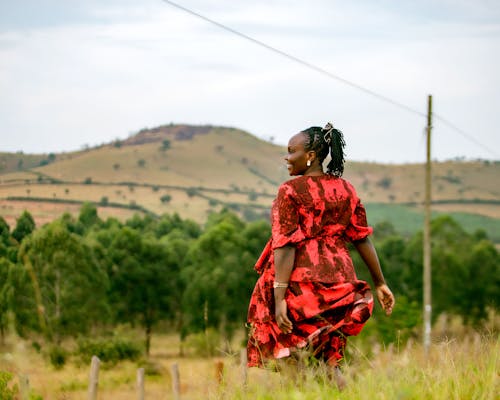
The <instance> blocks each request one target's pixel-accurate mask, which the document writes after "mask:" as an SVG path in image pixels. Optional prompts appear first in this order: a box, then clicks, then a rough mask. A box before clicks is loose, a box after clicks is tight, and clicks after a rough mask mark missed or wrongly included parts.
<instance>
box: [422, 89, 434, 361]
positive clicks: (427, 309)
mask: <svg viewBox="0 0 500 400" xmlns="http://www.w3.org/2000/svg"><path fill="white" fill-rule="evenodd" d="M431 129H432V95H429V97H428V101H427V129H426V130H427V158H426V164H425V203H424V209H425V210H424V214H425V216H424V241H423V245H424V249H423V250H424V276H423V278H424V279H423V283H424V351H425V357H426V358H427V355H428V353H429V347H430V344H431V316H432V301H431V293H432V279H431V189H432V186H431V178H432V174H431Z"/></svg>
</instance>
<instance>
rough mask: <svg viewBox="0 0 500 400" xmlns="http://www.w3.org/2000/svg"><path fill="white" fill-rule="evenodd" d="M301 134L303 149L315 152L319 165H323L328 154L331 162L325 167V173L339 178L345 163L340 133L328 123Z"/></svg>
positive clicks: (342, 139) (342, 140) (343, 144)
mask: <svg viewBox="0 0 500 400" xmlns="http://www.w3.org/2000/svg"><path fill="white" fill-rule="evenodd" d="M302 133H303V134H304V135H305V136H306V141H305V143H304V149H305V150H306V151H314V152H316V157H318V160H319V163H320V164H323V161H324V160H325V158H326V156H327V155H328V153H330V157H331V160H330V162H329V163H328V165H327V171H326V173H327V174H330V175H335V176H338V177H341V176H342V174H343V172H344V162H345V159H344V157H345V153H344V147H345V141H344V135H343V134H342V132H341V131H339V130H338V129H335V128H334V127H333V125H332V124H331V123H330V122H329V123H327V124H326V125H325V127H324V128H320V127H319V126H312V127H310V128H307V129H305V130H303V131H302Z"/></svg>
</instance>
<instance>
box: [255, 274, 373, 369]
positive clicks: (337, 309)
mask: <svg viewBox="0 0 500 400" xmlns="http://www.w3.org/2000/svg"><path fill="white" fill-rule="evenodd" d="M273 282H274V272H273V271H272V269H271V268H268V269H265V270H264V271H263V273H262V275H261V276H260V278H259V279H258V281H257V283H256V285H255V288H254V291H253V294H252V297H251V299H250V306H249V311H248V325H249V327H250V332H249V340H248V346H247V355H248V366H249V367H254V366H257V367H263V366H265V365H266V364H268V362H269V361H273V360H276V359H282V358H286V357H290V356H293V355H294V354H297V353H298V351H299V350H301V349H305V350H307V351H308V352H310V353H311V354H313V355H314V356H315V357H316V358H318V359H320V360H323V361H325V362H326V363H328V364H329V365H331V366H337V365H338V363H339V361H340V360H341V359H342V358H343V356H344V348H345V346H346V342H347V337H348V336H352V335H357V334H358V333H359V332H360V331H361V329H362V328H363V326H364V324H365V323H366V321H367V320H368V318H369V317H370V316H371V314H372V311H373V296H372V294H371V291H370V287H369V286H368V284H367V283H366V282H364V281H360V280H355V281H350V282H341V283H325V282H314V281H312V282H294V281H290V283H289V287H288V289H287V291H286V294H285V299H286V302H287V306H288V317H289V318H290V320H291V321H292V323H293V329H292V332H291V333H289V334H284V333H282V332H281V331H280V329H279V328H278V325H277V324H276V321H275V318H274V289H273Z"/></svg>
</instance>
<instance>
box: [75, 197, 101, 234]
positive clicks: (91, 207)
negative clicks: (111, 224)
mask: <svg viewBox="0 0 500 400" xmlns="http://www.w3.org/2000/svg"><path fill="white" fill-rule="evenodd" d="M78 221H79V222H80V223H81V224H82V225H83V227H84V228H85V229H90V228H91V227H92V226H94V225H98V224H100V223H101V222H102V221H101V220H100V218H99V216H98V215H97V207H96V206H95V204H93V203H89V202H86V203H83V205H82V207H81V208H80V214H79V216H78Z"/></svg>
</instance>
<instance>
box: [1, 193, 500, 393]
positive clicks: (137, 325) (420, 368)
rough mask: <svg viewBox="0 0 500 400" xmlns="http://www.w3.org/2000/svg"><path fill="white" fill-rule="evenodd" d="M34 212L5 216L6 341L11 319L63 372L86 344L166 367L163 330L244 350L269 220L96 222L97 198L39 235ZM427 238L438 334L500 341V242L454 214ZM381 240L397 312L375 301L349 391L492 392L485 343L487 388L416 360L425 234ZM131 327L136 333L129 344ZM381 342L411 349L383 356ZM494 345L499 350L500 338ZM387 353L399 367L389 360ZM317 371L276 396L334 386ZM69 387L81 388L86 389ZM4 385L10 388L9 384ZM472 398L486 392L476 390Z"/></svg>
mask: <svg viewBox="0 0 500 400" xmlns="http://www.w3.org/2000/svg"><path fill="white" fill-rule="evenodd" d="M30 220H31V216H30V214H29V212H25V213H24V214H23V215H22V216H21V217H20V218H19V219H18V221H17V224H16V226H15V227H14V228H13V229H12V230H11V229H10V227H9V226H8V224H7V223H6V222H5V221H4V220H3V219H0V278H1V279H0V299H1V300H2V301H1V302H0V305H1V307H0V328H1V331H2V332H3V335H4V336H5V333H6V332H9V331H11V328H13V329H15V332H16V334H17V335H20V336H21V337H23V338H25V340H31V341H33V343H34V344H36V347H37V348H38V349H39V350H40V355H39V356H44V357H46V360H47V361H46V362H50V363H51V364H52V366H53V367H54V368H55V369H56V370H57V369H60V370H61V371H63V370H65V369H68V368H69V369H71V368H75V367H72V366H71V365H72V364H69V365H68V363H69V362H70V361H72V360H73V361H74V362H75V363H76V364H78V362H77V360H80V361H79V363H82V362H83V363H85V362H87V361H88V359H89V357H90V355H91V353H96V354H97V353H98V355H99V356H100V357H102V359H103V361H105V362H106V363H107V364H108V365H110V366H112V365H117V364H116V363H118V362H124V360H131V361H133V362H142V361H140V360H141V359H143V357H147V356H148V355H149V357H150V358H149V360H150V361H149V363H152V364H151V365H150V368H151V370H152V371H153V370H154V371H156V372H155V374H159V375H162V374H164V373H165V372H162V368H161V367H159V366H158V365H154V361H151V360H154V359H151V357H152V356H154V354H155V344H154V337H155V332H160V331H162V332H165V331H167V332H169V333H170V334H171V335H176V336H177V339H176V340H174V342H176V343H177V346H178V347H177V349H172V350H171V353H170V354H171V355H172V356H181V355H185V356H187V355H191V357H192V356H193V355H195V354H198V355H203V356H221V355H222V354H226V355H230V354H234V346H235V343H237V344H236V348H239V346H240V344H241V343H242V340H241V334H242V328H243V326H244V323H245V315H246V308H247V304H248V298H249V297H250V293H251V290H252V288H253V285H254V283H255V280H256V278H257V275H256V273H255V272H254V271H253V269H252V265H253V263H254V262H255V260H256V259H257V257H258V256H259V253H260V251H261V250H262V248H263V246H264V244H265V242H266V241H267V239H268V237H269V235H270V226H269V224H268V223H267V222H266V221H262V220H257V221H254V222H245V221H244V220H242V219H241V218H240V217H238V216H237V215H236V214H234V213H233V212H230V211H228V210H222V211H220V212H217V213H212V214H211V215H210V216H209V217H208V219H207V222H206V224H205V225H203V226H200V225H198V224H197V223H195V222H194V221H192V220H187V219H182V218H180V217H179V216H178V215H176V214H173V215H168V214H164V215H162V216H161V217H159V218H156V217H153V216H150V215H143V216H141V215H139V214H136V215H135V216H133V217H132V218H129V219H128V220H126V221H125V222H120V221H119V220H117V219H115V218H108V219H106V220H103V219H101V218H100V217H99V215H98V212H97V209H96V206H95V205H93V204H91V203H87V204H84V205H83V206H82V207H81V209H80V213H79V215H78V217H77V218H75V217H73V216H71V215H70V214H65V215H62V216H61V217H60V218H58V219H56V220H54V221H53V222H51V223H49V224H46V225H44V226H42V227H39V228H37V229H34V230H32V231H30V229H31V228H30V227H31V225H30V224H26V221H30ZM26 226H28V228H27V229H26ZM14 232H17V234H16V237H14V236H13V235H14ZM432 237H433V241H434V244H433V260H432V261H433V265H434V266H436V267H435V268H434V269H433V293H434V296H433V316H434V323H435V324H440V325H441V327H442V328H441V331H442V332H443V335H449V334H450V332H453V328H452V321H457V320H458V321H461V326H463V328H462V329H463V330H464V331H465V332H469V333H470V332H474V331H481V332H486V331H487V330H489V332H490V334H492V335H493V336H495V335H496V334H497V333H498V321H496V320H495V319H494V317H493V319H492V317H491V315H495V313H498V309H499V307H500V304H499V299H500V292H499V290H500V285H499V283H500V282H499V277H500V271H499V268H500V256H499V253H498V250H497V249H496V248H495V246H494V245H493V243H492V242H491V240H490V239H489V238H488V236H487V235H486V234H485V232H484V231H480V230H478V231H476V232H473V233H468V232H466V231H465V230H464V229H463V228H462V227H461V226H460V225H459V224H458V223H457V222H456V221H455V220H453V219H452V218H450V217H449V216H439V217H437V218H435V219H434V220H433V221H432ZM18 239H19V240H18ZM373 240H374V242H375V245H376V247H377V249H378V251H379V256H380V260H381V263H382V265H383V268H384V272H385V275H386V279H387V281H388V282H389V284H390V285H391V287H392V288H393V290H394V292H395V294H396V299H397V306H396V308H395V310H394V314H393V316H392V317H391V318H387V317H385V316H384V315H383V314H382V313H381V312H380V308H379V307H377V308H376V310H375V314H374V317H373V318H372V319H371V321H370V322H369V324H368V325H367V327H366V328H365V331H364V332H363V334H362V335H361V338H359V339H358V338H355V339H353V340H352V341H351V343H352V346H351V347H350V348H349V349H350V350H349V353H348V355H347V357H346V367H345V368H346V371H347V373H348V374H350V373H351V372H352V373H353V374H354V373H355V371H356V375H352V376H351V375H348V380H349V381H350V382H351V383H352V386H350V388H349V389H347V391H346V392H345V393H346V398H347V399H349V398H365V397H366V396H365V395H362V394H361V393H360V392H359V387H363V388H369V390H370V391H369V392H368V393H372V394H374V393H379V392H380V391H383V392H385V393H391V396H392V395H394V396H396V397H401V396H403V397H401V398H428V397H429V396H431V397H432V395H431V394H430V393H431V392H432V391H437V392H439V390H441V392H439V393H442V394H443V395H445V397H446V398H460V396H458V395H456V393H462V392H461V391H464V392H463V393H466V394H467V395H469V394H470V395H472V396H473V398H489V397H488V396H489V395H488V393H492V392H491V388H490V386H491V383H490V382H491V376H492V374H493V372H492V371H494V370H495V368H496V366H495V365H496V363H497V360H496V359H495V358H492V356H491V355H490V356H487V351H486V350H484V349H483V348H474V351H478V352H482V353H481V354H483V353H484V354H485V356H484V357H486V358H481V364H477V365H476V366H475V368H476V369H475V371H479V372H477V373H478V377H477V382H479V383H478V385H479V386H478V385H475V386H473V385H469V384H465V383H458V384H452V383H451V382H452V381H453V379H458V378H460V376H462V375H464V376H466V368H467V367H466V366H464V367H462V364H460V365H461V367H460V368H461V369H459V370H457V371H452V370H450V369H449V368H448V371H449V372H448V373H449V374H450V376H448V377H438V376H436V375H435V372H434V370H433V369H430V368H431V367H429V366H428V365H427V364H425V363H424V362H423V361H418V362H416V363H412V364H411V365H410V364H408V361H407V360H408V357H413V355H412V352H413V351H414V350H411V346H412V343H413V341H414V340H416V339H418V338H419V336H420V326H421V310H422V301H421V299H422V272H421V271H422V256H421V253H422V251H421V249H422V233H421V232H417V233H415V234H413V235H401V234H400V233H398V231H397V230H396V229H395V228H394V226H393V225H392V224H390V223H388V222H380V223H378V224H377V225H376V226H375V235H374V238H373ZM353 256H354V259H355V264H356V268H357V270H358V275H359V277H360V278H362V279H367V280H369V277H368V274H367V271H366V268H364V267H363V266H362V263H361V261H360V260H359V258H358V256H357V255H356V253H355V252H354V253H353ZM124 329H125V330H127V331H130V330H133V331H134V332H137V333H141V335H140V336H138V335H134V339H133V340H130V339H127V337H130V336H129V335H126V336H124V335H123V330H124ZM120 332H122V333H120ZM88 333H92V338H93V339H89V336H86V334H88ZM141 336H142V340H140V342H138V339H139V338H140V337H141ZM462 337H464V336H462ZM139 343H140V344H139ZM373 343H380V344H382V345H384V346H387V347H388V348H394V346H396V347H397V348H398V349H403V350H398V351H395V350H391V351H388V352H386V353H381V352H380V350H376V346H375V347H373ZM488 343H490V346H493V347H490V350H491V349H494V348H495V346H498V344H497V343H495V342H494V341H493V342H491V341H489V342H488ZM449 346H450V348H453V350H450V352H449V353H446V354H448V357H449V361H450V362H460V363H462V362H469V364H468V365H469V366H470V365H471V364H470V362H471V361H467V360H466V359H465V357H466V356H465V355H463V354H462V353H460V352H459V353H455V352H456V351H458V350H457V349H456V348H455V347H453V346H454V345H453V344H450V345H449ZM464 346H465V345H464ZM475 346H476V345H475ZM477 346H478V345H477ZM477 346H476V347H477ZM415 351H416V350H415ZM419 351H420V350H419ZM446 351H448V350H446ZM460 351H462V350H460ZM467 351H469V350H467ZM463 352H465V350H464V351H463ZM37 354H38V353H37ZM433 357H434V356H433ZM435 357H436V360H437V358H438V357H437V356H435ZM460 357H464V359H462V358H460ZM488 357H489V358H488ZM379 358H381V360H379ZM384 359H386V360H389V361H387V362H388V363H389V364H390V363H394V366H393V367H391V366H390V365H386V364H384V363H383V361H382V360H384ZM368 360H371V361H368ZM405 360H406V361H405ZM129 362H130V361H129ZM227 362H228V363H229V362H231V361H230V360H228V361H227ZM436 362H437V361H436ZM404 363H407V364H405V365H406V366H407V367H408V368H406V367H405V368H404V370H405V374H404V378H402V377H400V376H399V375H398V378H397V379H395V378H394V372H393V369H391V368H396V366H397V365H400V364H401V365H403V364H404ZM76 364H75V365H76ZM148 365H149V364H148ZM374 365H377V367H376V368H375V367H374ZM120 368H121V367H120ZM148 368H149V367H148ZM397 368H399V367H397ZM398 370H399V369H398ZM310 371H312V372H308V373H311V374H313V375H311V376H306V377H305V380H304V381H296V380H295V381H293V383H292V381H290V382H287V381H282V383H281V384H278V386H276V390H277V391H273V393H275V394H276V396H277V397H273V398H285V397H286V395H285V393H288V394H293V393H295V394H296V396H299V397H300V398H318V397H325V396H326V397H328V396H332V395H334V394H335V393H336V389H335V388H334V387H332V385H331V384H329V383H328V382H327V381H325V376H324V374H323V375H322V373H321V370H320V369H319V370H318V369H316V367H314V368H312V369H311V370H310ZM314 371H316V372H314ZM349 371H351V372H349ZM358 371H362V372H360V373H359V375H358ZM54 373H55V372H54ZM318 373H319V375H317V374H318ZM480 374H486V376H487V377H486V378H485V377H483V375H481V377H479V375H480ZM425 376H427V379H431V380H432V383H429V385H428V386H426V388H425V390H423V392H422V393H424V395H421V394H420V393H419V394H416V393H415V392H414V391H413V389H411V388H412V386H411V385H410V384H409V383H408V382H412V384H415V385H418V384H419V383H421V381H422V379H424V377H425ZM6 379H7V378H6ZM255 379H259V378H255ZM273 379H274V378H273ZM280 379H284V378H280ZM460 379H462V378H460ZM271 381H272V380H271ZM6 382H8V381H6ZM460 382H462V381H460ZM270 385H271V383H270ZM440 385H441V386H440ZM453 385H458V386H453ZM72 387H73V389H71V390H80V389H81V388H82V384H77V383H75V385H74V386H72ZM83 387H85V385H83ZM259 387H261V386H259V385H257V386H254V387H252V388H249V389H248V390H249V391H248V392H243V391H241V390H240V389H236V388H235V387H233V388H232V389H231V390H232V391H231V396H233V398H242V399H243V398H262V399H266V398H268V397H266V392H263V391H260V389H258V388H259ZM440 387H442V388H441V389H438V388H440ZM457 387H458V388H457ZM6 388H7V389H4V390H13V389H10V388H12V385H9V386H6ZM78 388H80V389H78ZM65 390H70V389H68V387H66V389H65ZM228 390H229V389H228ZM454 391H455V392H454ZM6 393H7V392H6ZM454 393H455V394H454ZM477 393H482V394H485V393H486V395H485V396H486V397H480V396H479V395H478V397H475V396H476V395H475V394H477ZM245 396H249V397H245ZM279 396H282V397H279ZM304 396H305V397H304ZM308 396H309V397H308ZM311 396H312V397H311ZM314 396H316V397H314ZM349 396H351V397H349ZM356 396H358V397H356ZM363 396H365V397H363ZM404 396H407V397H404ZM419 396H420V397H419ZM426 396H427V397H426ZM50 397H51V396H49V398H50ZM214 398H215V397H214ZM366 398H367V397H366ZM375 398H377V397H376V396H375ZM380 398H381V397H380Z"/></svg>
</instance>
